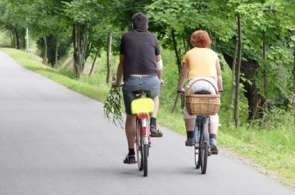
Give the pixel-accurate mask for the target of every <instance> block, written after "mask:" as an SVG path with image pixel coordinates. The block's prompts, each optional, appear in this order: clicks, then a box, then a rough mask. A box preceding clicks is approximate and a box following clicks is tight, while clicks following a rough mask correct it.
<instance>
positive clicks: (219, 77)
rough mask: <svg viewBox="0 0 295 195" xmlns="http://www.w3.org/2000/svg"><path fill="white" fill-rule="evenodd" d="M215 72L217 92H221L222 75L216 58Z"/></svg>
mask: <svg viewBox="0 0 295 195" xmlns="http://www.w3.org/2000/svg"><path fill="white" fill-rule="evenodd" d="M216 70H217V87H218V92H222V91H223V82H222V74H221V68H220V62H219V59H218V58H217V61H216Z"/></svg>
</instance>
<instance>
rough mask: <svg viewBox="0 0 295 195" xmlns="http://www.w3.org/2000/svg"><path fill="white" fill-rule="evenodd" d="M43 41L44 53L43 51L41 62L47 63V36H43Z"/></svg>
mask: <svg viewBox="0 0 295 195" xmlns="http://www.w3.org/2000/svg"><path fill="white" fill-rule="evenodd" d="M43 43H44V53H43V61H42V62H43V64H47V62H48V58H47V56H48V46H47V38H46V36H44V37H43Z"/></svg>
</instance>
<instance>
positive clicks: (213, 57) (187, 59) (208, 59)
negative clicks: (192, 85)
mask: <svg viewBox="0 0 295 195" xmlns="http://www.w3.org/2000/svg"><path fill="white" fill-rule="evenodd" d="M217 61H218V56H217V54H216V53H215V52H214V51H213V50H212V49H209V48H197V47H195V48H193V49H191V50H189V51H188V52H187V53H186V54H185V56H184V58H183V63H184V64H186V65H187V66H188V69H189V72H188V77H189V80H192V79H194V78H195V77H213V78H217V69H216V63H217Z"/></svg>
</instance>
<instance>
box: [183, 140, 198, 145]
mask: <svg viewBox="0 0 295 195" xmlns="http://www.w3.org/2000/svg"><path fill="white" fill-rule="evenodd" d="M195 144H196V139H195V138H187V140H186V141H185V145H186V146H194V145H195Z"/></svg>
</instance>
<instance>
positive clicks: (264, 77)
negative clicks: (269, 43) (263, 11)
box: [262, 33, 267, 98]
mask: <svg viewBox="0 0 295 195" xmlns="http://www.w3.org/2000/svg"><path fill="white" fill-rule="evenodd" d="M262 61H263V72H262V76H263V95H264V97H265V98H267V67H266V40H265V33H263V38H262Z"/></svg>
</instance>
